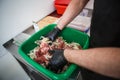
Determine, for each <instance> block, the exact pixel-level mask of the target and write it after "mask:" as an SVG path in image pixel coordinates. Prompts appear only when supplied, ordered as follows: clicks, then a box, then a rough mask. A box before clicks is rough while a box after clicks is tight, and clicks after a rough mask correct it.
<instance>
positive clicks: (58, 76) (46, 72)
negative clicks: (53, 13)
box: [18, 24, 89, 80]
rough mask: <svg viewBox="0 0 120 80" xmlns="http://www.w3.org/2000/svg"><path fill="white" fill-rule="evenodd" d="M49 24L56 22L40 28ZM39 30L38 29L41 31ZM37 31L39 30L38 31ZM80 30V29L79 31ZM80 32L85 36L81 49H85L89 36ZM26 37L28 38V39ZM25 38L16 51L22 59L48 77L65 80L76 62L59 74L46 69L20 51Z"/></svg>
mask: <svg viewBox="0 0 120 80" xmlns="http://www.w3.org/2000/svg"><path fill="white" fill-rule="evenodd" d="M49 26H54V27H55V26H56V24H49V25H47V26H45V27H44V28H42V29H41V30H44V29H46V28H47V27H49ZM65 28H66V29H67V28H69V29H72V30H74V31H79V30H76V29H73V28H70V27H65ZM41 30H40V31H41ZM38 32H39V31H38ZM79 32H80V31H79ZM80 33H81V34H83V35H85V36H87V40H86V42H85V44H84V46H83V49H87V48H88V46H89V36H88V35H87V34H86V33H83V32H80ZM36 34H37V33H34V34H33V35H32V36H31V37H30V38H29V39H31V38H32V37H33V36H35V35H36ZM29 39H28V40H29ZM28 40H26V41H25V42H23V43H22V44H21V46H20V47H19V49H18V53H19V54H20V55H21V56H22V58H23V59H24V60H26V61H27V62H28V63H29V64H30V65H31V66H32V67H33V68H35V69H36V70H37V71H39V72H40V73H41V74H43V75H44V76H46V77H48V78H50V79H53V80H66V79H67V78H68V77H69V76H70V75H71V74H72V72H73V71H74V70H75V69H76V68H77V65H76V64H71V65H70V67H68V69H67V70H66V71H65V72H63V73H60V74H56V73H53V72H52V71H50V70H47V69H46V68H44V67H43V66H41V65H40V64H38V63H37V62H35V61H34V60H32V59H31V58H30V57H29V56H28V55H27V54H26V53H24V52H23V51H22V47H23V46H24V45H25V44H26V43H27V41H28Z"/></svg>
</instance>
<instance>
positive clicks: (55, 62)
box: [47, 49, 68, 73]
mask: <svg viewBox="0 0 120 80" xmlns="http://www.w3.org/2000/svg"><path fill="white" fill-rule="evenodd" d="M63 52H64V50H62V49H61V50H51V51H49V53H51V54H52V58H51V59H50V62H49V64H48V66H47V69H49V70H51V71H53V72H55V73H57V72H58V71H61V70H62V69H63V67H64V66H65V65H66V64H67V63H68V62H67V60H66V59H65V57H64V54H63Z"/></svg>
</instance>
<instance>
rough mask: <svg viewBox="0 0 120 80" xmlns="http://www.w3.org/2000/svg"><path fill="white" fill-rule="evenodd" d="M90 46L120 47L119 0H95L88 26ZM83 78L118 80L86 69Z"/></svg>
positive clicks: (87, 79)
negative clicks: (89, 26) (89, 25)
mask: <svg viewBox="0 0 120 80" xmlns="http://www.w3.org/2000/svg"><path fill="white" fill-rule="evenodd" d="M90 30H91V31H90V48H95V47H120V0H95V1H94V10H93V17H92V21H91V28H90ZM81 73H82V76H83V80H118V79H114V78H111V77H107V76H103V75H100V74H97V73H94V72H92V71H89V70H87V69H83V70H82V72H81Z"/></svg>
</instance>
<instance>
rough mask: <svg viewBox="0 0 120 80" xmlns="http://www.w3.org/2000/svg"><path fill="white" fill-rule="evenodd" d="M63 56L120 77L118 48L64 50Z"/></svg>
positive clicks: (79, 63)
mask: <svg viewBox="0 0 120 80" xmlns="http://www.w3.org/2000/svg"><path fill="white" fill-rule="evenodd" d="M64 56H65V58H66V59H67V60H68V61H69V62H71V63H75V64H77V65H80V66H82V67H85V68H87V69H90V70H92V71H94V72H97V73H100V74H103V75H106V76H111V77H116V78H120V48H94V49H87V50H65V51H64Z"/></svg>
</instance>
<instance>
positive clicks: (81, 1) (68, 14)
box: [57, 0, 89, 30]
mask: <svg viewBox="0 0 120 80" xmlns="http://www.w3.org/2000/svg"><path fill="white" fill-rule="evenodd" d="M88 1H89V0H71V2H70V4H69V6H68V7H67V9H66V11H65V12H64V14H63V16H62V17H61V19H60V20H59V22H58V24H57V27H58V28H59V29H61V30H62V29H63V28H64V27H65V26H66V25H67V24H68V23H70V22H71V21H72V20H73V19H74V18H75V17H76V16H77V15H78V14H79V13H80V12H81V11H82V9H83V8H84V6H85V5H86V3H87V2H88Z"/></svg>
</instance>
